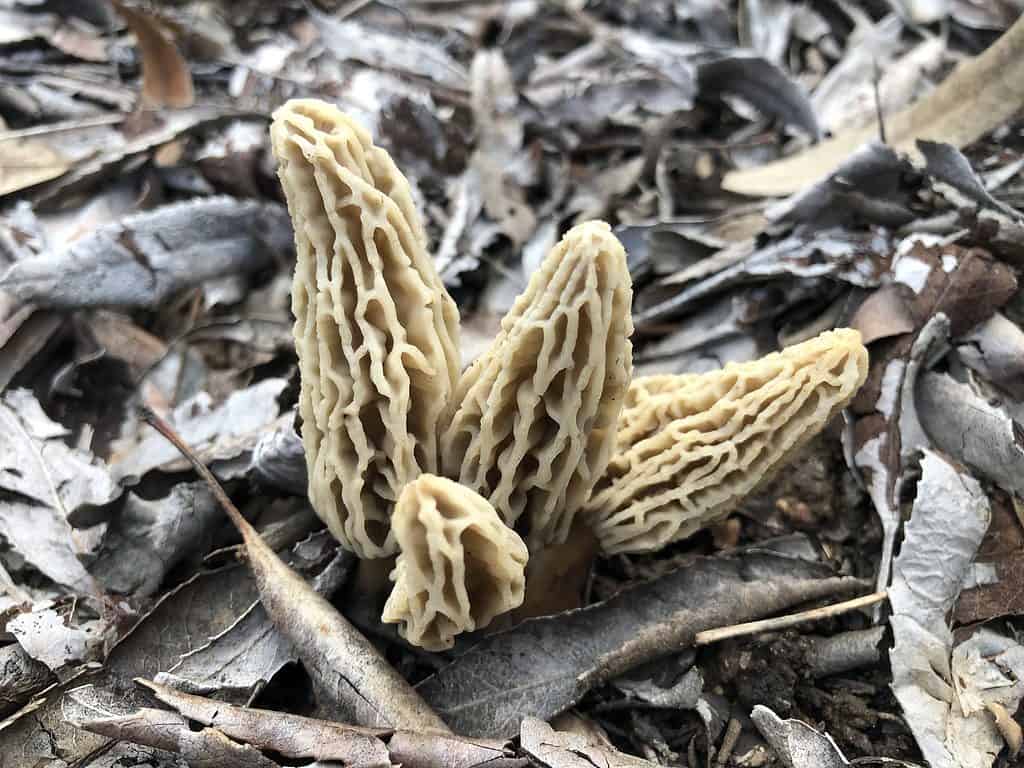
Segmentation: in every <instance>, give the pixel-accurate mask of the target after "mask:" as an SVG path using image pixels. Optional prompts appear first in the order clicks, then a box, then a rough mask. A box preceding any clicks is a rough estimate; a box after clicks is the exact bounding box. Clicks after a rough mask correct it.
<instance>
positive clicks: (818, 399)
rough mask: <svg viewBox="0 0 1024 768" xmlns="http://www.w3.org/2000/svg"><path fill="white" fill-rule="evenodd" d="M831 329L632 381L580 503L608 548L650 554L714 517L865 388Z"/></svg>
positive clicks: (854, 346)
mask: <svg viewBox="0 0 1024 768" xmlns="http://www.w3.org/2000/svg"><path fill="white" fill-rule="evenodd" d="M867 371H868V353H867V350H866V349H865V348H864V346H863V345H862V344H861V341H860V334H859V333H858V332H857V331H854V330H849V329H841V330H836V331H829V332H826V333H823V334H821V335H820V336H818V337H817V338H814V339H811V340H809V341H805V342H803V343H801V344H796V345H794V346H792V347H788V348H786V349H784V350H782V351H781V352H776V353H773V354H770V355H768V356H766V357H763V358H761V359H760V360H754V361H752V362H747V363H730V364H728V365H726V366H725V368H724V369H722V370H719V371H714V372H711V373H706V374H700V375H694V374H684V375H682V376H678V377H672V376H657V377H644V378H640V379H637V380H636V381H635V382H634V383H633V385H632V386H631V387H630V392H629V394H628V395H627V397H626V401H627V403H628V405H627V407H626V408H625V409H623V411H622V414H621V416H620V418H619V431H618V445H617V449H616V454H615V456H614V457H613V458H612V460H611V462H610V463H609V465H608V473H607V475H606V477H605V478H604V479H603V480H602V481H601V483H599V484H598V486H597V487H596V488H595V490H594V494H593V496H592V497H591V499H590V501H589V503H588V504H587V510H586V514H587V515H588V517H589V519H590V520H591V521H592V524H593V525H594V528H595V531H596V533H597V536H598V538H599V540H600V542H601V546H602V549H603V550H604V551H605V552H606V553H609V554H611V553H617V552H650V551H654V550H657V549H660V548H661V547H663V546H665V545H666V544H668V543H669V542H672V541H676V540H678V539H682V538H686V537H687V536H689V535H691V534H693V533H694V532H696V531H697V530H699V529H700V528H702V527H704V526H706V525H708V524H710V523H712V522H714V521H715V520H718V519H720V518H722V517H724V516H725V515H726V514H728V513H729V512H730V511H731V510H732V509H733V508H734V507H735V505H736V504H737V503H738V502H739V501H740V500H741V499H742V498H743V497H744V496H746V495H747V494H748V493H750V492H751V491H752V490H753V489H754V487H755V486H756V485H757V484H758V483H759V482H761V481H763V480H765V479H767V478H768V477H770V476H771V474H772V473H773V472H774V471H775V470H776V469H778V468H779V467H781V466H782V465H783V464H785V462H786V461H787V459H788V458H789V457H790V456H791V455H792V454H793V452H794V451H795V450H797V449H798V448H799V447H800V446H802V445H803V444H805V443H806V442H807V441H808V440H809V439H810V438H811V437H813V436H814V435H815V434H817V433H818V432H820V431H821V429H822V428H823V427H824V426H825V424H826V423H827V422H828V421H829V419H830V418H831V417H832V416H833V415H835V414H836V413H837V412H838V411H839V410H841V409H842V408H843V407H845V406H846V404H847V403H849V401H850V399H851V398H852V397H853V395H854V394H855V393H856V391H857V389H858V388H859V387H860V386H861V384H863V383H864V379H865V378H866V376H867Z"/></svg>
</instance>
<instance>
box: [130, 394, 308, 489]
mask: <svg viewBox="0 0 1024 768" xmlns="http://www.w3.org/2000/svg"><path fill="white" fill-rule="evenodd" d="M287 384H288V382H287V381H286V380H284V379H264V380H263V381H261V382H259V383H258V384H254V385H253V386H251V387H247V388H245V389H239V390H237V391H235V392H233V393H232V394H231V395H230V396H229V397H228V398H227V400H225V401H224V402H223V403H221V404H219V405H216V406H215V405H213V403H212V402H211V398H210V396H209V395H208V394H206V393H205V392H203V393H200V394H199V395H197V396H195V397H194V398H191V399H189V400H187V401H185V402H184V403H182V404H181V405H180V406H178V407H177V408H176V409H175V410H174V412H173V413H171V414H170V416H169V418H170V420H171V422H172V423H173V424H174V426H175V428H176V429H177V430H178V431H179V432H180V433H181V435H182V436H183V437H184V438H185V439H186V440H188V442H189V444H190V445H194V446H195V450H196V453H197V454H198V455H199V456H200V457H201V458H202V459H203V461H205V462H207V463H209V464H210V465H211V466H212V467H213V470H214V472H216V473H217V475H218V476H220V477H223V478H224V479H230V478H232V477H236V476H238V475H242V474H244V473H245V472H246V471H247V470H248V468H249V464H250V457H251V456H252V453H253V451H254V449H255V446H256V444H257V442H258V441H259V440H260V439H261V438H262V437H263V435H264V431H265V430H266V429H267V428H268V427H269V426H270V425H272V424H273V423H274V422H275V421H276V419H277V418H278V414H279V410H280V406H279V405H278V397H279V395H280V394H281V391H282V390H283V389H284V388H285V386H287ZM110 463H111V466H112V468H113V470H114V472H115V473H116V475H117V477H118V478H122V479H124V480H126V481H129V480H132V481H137V480H138V479H140V478H142V477H143V476H144V475H145V474H146V473H147V472H151V471H152V470H154V469H160V470H162V471H164V472H175V471H179V470H182V469H185V468H186V467H188V462H187V461H186V460H184V459H182V458H181V455H180V454H179V453H178V451H176V450H175V449H174V446H172V445H169V444H168V443H167V441H166V440H164V439H163V438H161V437H160V436H159V435H154V434H152V433H149V434H145V433H144V432H143V431H142V430H140V431H139V432H138V434H136V435H135V436H134V437H132V438H125V439H123V440H120V441H118V442H117V443H116V444H115V446H114V453H113V455H112V456H111V459H110Z"/></svg>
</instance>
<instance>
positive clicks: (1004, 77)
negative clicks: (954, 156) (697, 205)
mask: <svg viewBox="0 0 1024 768" xmlns="http://www.w3.org/2000/svg"><path fill="white" fill-rule="evenodd" d="M1022 104H1024V18H1021V19H1019V20H1018V21H1017V22H1016V23H1015V24H1014V25H1013V26H1012V27H1010V28H1009V29H1008V30H1006V32H1005V33H1004V34H1003V36H1002V37H1000V38H999V39H998V40H997V41H996V42H995V43H994V44H993V45H992V46H991V47H990V48H988V50H986V51H985V52H984V53H982V54H980V55H979V56H976V57H974V58H972V59H968V60H966V61H964V62H962V63H961V64H960V65H959V66H957V68H956V69H955V70H953V72H952V73H951V74H950V75H949V77H947V78H946V79H945V80H944V81H943V82H942V84H941V85H940V86H939V87H938V88H936V89H935V90H934V91H933V92H932V93H931V94H929V95H928V96H927V97H925V98H924V99H921V100H920V101H918V102H916V103H914V104H912V105H911V106H910V107H908V108H906V109H904V110H902V111H901V112H899V113H897V114H896V115H893V116H892V117H888V118H886V119H885V134H886V139H887V142H888V144H889V145H890V146H892V147H893V149H896V150H897V151H902V152H908V153H910V154H911V155H912V156H915V157H919V156H920V155H919V153H918V150H917V147H916V146H915V142H916V141H917V140H918V139H931V140H932V141H941V142H946V143H948V144H952V145H953V146H955V147H963V146H965V145H966V144H969V143H971V142H972V141H974V140H975V139H978V138H979V137H980V136H982V135H983V134H985V133H987V132H988V131H990V130H992V129H993V128H995V127H996V126H998V125H1002V124H1003V123H1004V122H1006V121H1007V120H1009V119H1010V117H1012V116H1013V114H1014V113H1015V112H1017V110H1019V109H1020V108H1021V105H1022ZM877 135H878V125H877V122H874V121H873V122H872V123H870V124H869V125H866V126H864V127H862V128H858V129H856V130H851V131H846V132H844V133H841V134H839V135H838V136H835V137H833V138H831V139H829V140H828V141H824V142H821V143H820V144H817V145H815V146H813V147H810V148H808V149H807V150H805V151H803V152H800V153H798V154H796V155H793V156H792V157H787V158H784V159H782V160H778V161H776V162H773V163H767V164H766V165H761V166H757V167H755V168H745V169H742V170H737V171H732V172H731V173H727V174H726V175H725V178H724V179H723V180H722V188H723V189H726V190H728V191H730V192H736V193H739V194H741V195H763V196H770V195H789V194H792V193H794V192H797V191H799V190H801V189H803V188H804V187H805V186H807V185H808V184H811V183H813V182H815V181H817V180H818V179H820V178H822V177H823V176H826V175H827V174H829V173H830V172H831V171H833V170H834V169H835V168H836V166H838V165H839V164H840V163H841V162H842V161H843V160H845V159H846V158H847V157H848V156H849V155H850V154H851V153H852V152H853V151H854V150H856V149H857V147H859V146H860V145H861V144H863V143H864V142H866V141H868V140H870V139H872V138H874V137H876V136H877Z"/></svg>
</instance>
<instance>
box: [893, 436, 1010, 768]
mask: <svg viewBox="0 0 1024 768" xmlns="http://www.w3.org/2000/svg"><path fill="white" fill-rule="evenodd" d="M921 469H922V474H921V480H920V482H919V483H918V493H917V498H916V499H915V501H914V509H913V514H912V515H911V518H910V521H909V522H908V523H907V525H906V536H905V540H904V542H903V547H902V549H901V550H900V554H899V556H898V557H897V558H896V560H895V562H894V564H893V583H892V587H891V588H890V590H889V602H890V604H891V605H892V609H893V614H892V617H891V618H890V620H889V623H890V625H891V626H892V631H893V639H894V646H893V649H892V650H891V651H890V654H889V655H890V663H891V666H892V674H893V683H892V688H893V692H894V693H895V694H896V698H897V699H898V700H899V702H900V705H901V706H902V707H903V710H904V713H905V717H906V719H907V723H908V725H909V726H910V729H911V731H912V732H913V733H914V736H915V738H916V739H917V743H918V746H920V748H921V751H922V753H923V754H924V756H925V759H927V760H928V763H929V764H930V765H932V766H934V767H935V768H947V767H948V768H954V767H955V766H956V767H959V768H989V766H991V765H992V763H993V761H994V760H995V757H996V754H997V753H998V752H999V750H1000V749H1001V747H1002V745H1003V737H1002V735H1001V734H1000V732H999V730H998V729H997V727H996V724H995V722H994V720H993V718H992V717H991V715H990V713H989V711H988V710H987V709H986V705H988V704H991V703H998V704H999V705H1000V706H1003V707H1005V708H1006V709H1007V711H1008V712H1014V711H1016V709H1017V706H1018V704H1019V702H1020V700H1021V698H1022V697H1024V683H1021V682H1019V681H1020V679H1021V674H1024V647H1022V646H1020V645H1019V644H1018V643H1017V642H1016V641H1014V640H1012V639H1011V638H1008V637H1003V636H1001V635H999V634H998V633H996V632H993V631H991V630H981V631H979V632H977V633H976V634H974V635H973V636H972V637H971V638H969V639H968V640H966V641H964V642H962V643H960V644H959V645H956V646H954V641H953V635H952V632H951V631H950V629H949V627H948V626H947V623H946V614H947V612H948V611H949V610H950V608H951V607H952V606H953V603H954V601H955V600H956V597H957V595H958V594H959V592H960V589H961V585H962V584H963V582H964V578H965V576H966V575H967V570H968V568H969V567H970V565H971V562H972V560H973V558H974V556H975V553H976V552H977V549H978V546H979V544H980V543H981V540H982V537H983V536H984V534H985V531H986V529H987V528H988V524H989V517H990V510H989V503H988V499H987V498H986V497H985V494H984V493H983V492H982V490H981V487H980V486H979V485H978V483H977V481H975V480H974V479H973V478H972V477H970V475H968V474H966V473H965V472H962V471H960V470H959V469H958V468H957V467H956V466H954V465H953V464H951V463H950V462H949V461H947V460H946V459H944V458H942V457H941V456H940V455H938V454H935V453H932V452H930V451H926V452H925V456H924V458H923V459H922V462H921Z"/></svg>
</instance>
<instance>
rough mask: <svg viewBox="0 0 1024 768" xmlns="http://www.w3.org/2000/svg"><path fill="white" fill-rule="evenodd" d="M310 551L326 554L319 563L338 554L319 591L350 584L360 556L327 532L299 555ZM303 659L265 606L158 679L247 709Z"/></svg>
mask: <svg viewBox="0 0 1024 768" xmlns="http://www.w3.org/2000/svg"><path fill="white" fill-rule="evenodd" d="M310 548H316V549H318V550H322V554H319V555H318V558H317V559H320V558H322V557H324V556H328V555H329V553H335V554H334V557H333V559H331V561H330V563H329V564H328V565H327V567H326V568H324V570H323V571H321V572H320V573H319V574H317V576H316V577H315V578H314V579H313V588H314V589H315V590H316V591H317V592H318V593H320V594H322V595H328V596H329V595H331V594H333V593H334V592H335V591H336V590H337V589H338V587H339V586H340V585H341V584H342V582H343V581H344V580H345V578H346V576H347V575H348V572H349V570H350V568H351V567H352V566H353V565H354V564H355V556H354V555H352V553H350V552H345V551H344V550H340V549H337V545H336V543H335V542H334V540H333V539H332V538H331V537H330V535H329V534H327V533H325V532H322V533H319V534H315V535H314V536H312V537H310V539H307V540H306V541H304V542H300V544H298V545H296V547H295V548H294V550H293V554H294V555H296V556H298V554H299V553H300V552H304V551H306V550H308V549H310ZM328 550H329V552H328ZM335 550H337V551H336V552H335ZM297 659H298V656H297V654H296V653H295V649H294V648H293V647H292V644H291V642H290V641H289V640H288V638H286V637H284V636H283V635H282V634H281V633H280V632H278V631H277V630H276V629H275V628H274V624H273V622H271V620H270V618H269V617H268V616H267V612H266V611H265V610H264V609H263V605H262V604H261V603H259V602H256V603H253V605H251V606H250V607H249V609H248V610H247V611H245V613H243V614H242V615H241V616H240V617H239V619H238V621H236V622H235V623H233V624H232V625H231V626H230V627H228V628H227V629H226V630H224V631H223V632H221V633H220V634H218V635H216V636H214V637H211V638H209V639H208V641H207V642H205V643H203V644H202V645H199V646H198V647H196V648H194V649H193V650H190V651H189V652H188V653H185V654H183V655H182V657H181V660H180V661H179V662H178V663H177V664H175V665H174V666H173V667H170V668H169V669H167V670H166V671H161V672H160V673H159V674H157V675H156V676H155V678H154V679H155V680H156V682H158V683H166V684H168V685H172V686H173V687H175V688H177V689H179V690H182V691H187V692H189V693H197V694H214V693H216V694H217V695H218V697H219V698H220V699H223V700H228V701H236V702H240V703H245V702H248V701H249V700H250V698H251V696H252V695H253V693H254V692H255V691H256V690H257V689H258V688H259V686H260V685H263V684H266V683H267V682H269V681H270V680H271V679H273V677H274V675H276V674H277V673H278V672H279V671H281V669H282V668H283V667H284V666H285V665H286V664H289V663H293V662H295V661H297Z"/></svg>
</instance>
